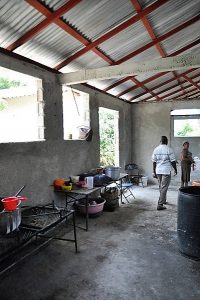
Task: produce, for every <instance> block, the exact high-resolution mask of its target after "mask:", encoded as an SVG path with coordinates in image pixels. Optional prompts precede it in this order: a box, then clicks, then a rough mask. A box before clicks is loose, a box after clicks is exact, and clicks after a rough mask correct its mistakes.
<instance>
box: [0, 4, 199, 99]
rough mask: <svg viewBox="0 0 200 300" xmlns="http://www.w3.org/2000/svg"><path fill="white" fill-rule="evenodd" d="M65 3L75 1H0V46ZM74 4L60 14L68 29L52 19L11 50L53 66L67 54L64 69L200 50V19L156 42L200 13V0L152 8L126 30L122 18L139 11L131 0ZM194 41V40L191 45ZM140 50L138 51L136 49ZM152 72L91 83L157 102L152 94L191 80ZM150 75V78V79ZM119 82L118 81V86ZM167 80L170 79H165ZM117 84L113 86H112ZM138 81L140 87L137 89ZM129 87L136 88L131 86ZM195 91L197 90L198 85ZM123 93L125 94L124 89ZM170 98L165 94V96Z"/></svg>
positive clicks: (98, 65) (138, 60)
mask: <svg viewBox="0 0 200 300" xmlns="http://www.w3.org/2000/svg"><path fill="white" fill-rule="evenodd" d="M67 3H72V1H70V0H68V1H67V0H41V1H40V2H37V1H35V2H32V5H30V4H28V2H26V1H21V0H16V1H7V0H0V23H1V24H2V25H3V26H1V28H0V47H2V48H6V47H8V46H10V45H11V44H12V43H13V42H15V41H17V40H18V39H19V38H21V37H23V35H24V34H26V33H27V32H31V30H33V29H34V30H35V27H36V26H37V25H38V24H40V23H41V22H42V21H43V20H45V19H46V16H47V15H50V14H51V13H52V12H54V11H56V10H57V9H60V8H61V7H62V6H63V5H66V4H67ZM138 3H139V4H140V6H141V8H142V9H146V8H147V7H148V8H149V7H152V5H157V4H160V3H161V1H160V0H157V1H156V0H155V1H154V0H138ZM38 5H39V6H40V8H38ZM72 6H73V7H72V8H71V9H69V10H68V11H67V12H66V10H65V13H64V14H63V16H61V17H60V19H59V20H60V21H59V22H61V23H62V27H63V26H65V30H63V28H61V27H60V26H61V24H60V23H58V22H57V23H56V20H53V22H50V23H49V24H46V25H47V26H44V27H43V28H40V31H39V32H38V33H37V34H34V32H32V35H31V36H29V38H28V40H26V41H22V45H21V44H20V45H17V46H16V47H15V46H14V48H13V49H15V48H16V49H15V50H13V51H14V52H15V53H18V54H20V55H22V56H24V57H27V58H29V59H32V60H34V61H36V62H39V63H41V64H43V65H46V66H49V67H51V68H54V67H55V66H57V65H58V64H60V63H61V62H63V61H65V60H66V59H68V60H67V61H66V65H65V64H63V65H61V68H60V71H61V72H71V71H77V70H81V69H87V68H100V67H104V66H109V65H111V64H117V63H120V62H122V61H123V63H124V64H131V63H134V62H144V61H146V60H152V61H153V60H154V59H157V58H160V57H164V56H165V54H166V55H171V54H172V55H173V53H174V52H175V51H177V50H179V54H181V51H182V50H181V49H182V48H183V49H185V48H184V47H186V46H187V48H188V49H187V48H186V49H185V50H184V52H183V53H198V52H199V51H200V47H199V42H200V39H199V22H195V23H193V24H191V25H190V26H188V27H187V28H183V29H182V30H180V31H179V32H177V33H176V34H173V35H171V36H170V37H168V38H167V39H164V40H162V41H161V42H160V43H158V42H157V43H156V38H159V37H161V36H162V35H163V34H165V33H167V32H169V31H171V30H172V29H176V27H177V26H180V25H181V24H183V23H184V22H185V21H188V20H190V19H192V18H194V17H195V16H197V15H198V14H199V11H200V1H199V0H191V1H188V0H176V1H174V0H169V1H166V3H165V4H162V5H161V6H160V7H159V8H156V9H155V10H154V11H153V12H151V13H149V14H148V15H145V16H143V19H139V18H138V21H137V20H136V21H135V22H134V24H132V23H130V24H129V26H128V27H124V28H123V30H121V29H122V27H123V24H124V22H125V21H127V20H129V19H130V18H132V17H133V16H137V12H136V11H135V9H134V5H133V4H132V3H131V1H130V0H123V1H120V0H82V1H80V2H78V3H77V4H76V5H72ZM38 10H41V12H40V11H38ZM144 22H145V23H144ZM119 26H120V28H121V29H120V30H119ZM113 30H114V31H115V32H114V31H113ZM69 31H70V33H69ZM110 32H111V33H112V34H111V35H109V36H108V35H107V34H108V33H110ZM100 37H101V43H100V44H95V45H94V46H95V47H96V48H95V47H94V46H93V47H92V48H88V46H87V45H89V44H90V43H91V42H93V41H96V40H97V39H98V38H100ZM152 40H153V41H154V44H153V42H152ZM191 43H194V44H193V46H192V47H191V48H190V44H191ZM159 47H160V48H159ZM138 49H139V50H138ZM136 50H138V51H137V52H136V53H135V51H136ZM136 54H137V55H136ZM127 55H128V56H127ZM118 61H119V62H118ZM181 72H182V71H177V72H176V74H178V75H179V74H180V73H181ZM197 74H199V70H196V71H194V72H192V73H190V74H188V77H189V78H192V76H194V75H197ZM154 75H156V72H155V73H153V72H151V73H141V74H140V75H137V76H136V77H135V79H136V80H137V82H135V83H134V82H133V81H131V80H128V79H127V81H123V83H122V84H121V83H120V79H119V78H113V79H110V80H104V81H93V82H90V84H91V85H94V86H95V87H97V88H99V89H105V88H108V87H109V86H111V88H110V89H108V91H107V92H108V93H110V94H114V95H118V94H121V93H122V96H121V98H123V99H131V98H134V100H133V101H137V99H135V97H139V98H138V99H139V100H144V99H145V98H147V99H148V98H149V97H151V99H152V101H154V100H155V97H154V96H152V95H154V94H156V93H158V95H159V96H160V95H161V96H163V95H162V94H160V93H161V92H162V91H164V90H166V89H169V90H168V91H167V92H165V93H163V94H164V95H167V94H169V93H170V92H171V93H172V92H173V91H176V89H175V90H174V89H173V88H172V89H170V88H171V87H173V86H174V85H175V84H179V83H181V82H182V83H183V84H182V87H183V88H185V86H186V87H187V84H185V83H184V80H185V79H184V78H182V77H180V78H179V81H177V80H174V81H170V82H167V81H168V80H169V79H171V78H173V77H174V75H173V74H172V73H167V74H166V75H164V76H160V77H158V76H156V79H155V76H154ZM151 77H152V78H151ZM144 80H147V83H145V85H143V84H144V83H143V82H144ZM149 80H151V81H150V82H149ZM118 82H119V85H117V83H118ZM165 82H167V83H166V84H164V83H165ZM194 82H197V84H199V83H198V77H197V78H195V79H194ZM115 83H116V84H115ZM113 84H114V86H112V85H113ZM162 84H163V85H162ZM136 85H137V89H135V86H136ZM159 85H161V86H159ZM157 86H159V87H157ZM131 87H133V90H132V91H129V89H130V88H131ZM179 87H180V86H179ZM193 87H194V85H193ZM126 90H128V93H126ZM151 90H152V91H153V93H152V92H151ZM196 90H197V91H198V89H197V88H196ZM124 92H125V94H123V93H124ZM177 94H178V95H179V96H180V94H181V93H174V94H172V95H171V96H169V97H170V98H173V97H176V95H177ZM169 97H168V96H167V99H168V98H169Z"/></svg>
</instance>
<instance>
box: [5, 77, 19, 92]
mask: <svg viewBox="0 0 200 300" xmlns="http://www.w3.org/2000/svg"><path fill="white" fill-rule="evenodd" d="M20 85H21V82H20V81H17V80H9V79H7V78H2V77H0V90H2V89H9V88H11V87H18V86H20Z"/></svg>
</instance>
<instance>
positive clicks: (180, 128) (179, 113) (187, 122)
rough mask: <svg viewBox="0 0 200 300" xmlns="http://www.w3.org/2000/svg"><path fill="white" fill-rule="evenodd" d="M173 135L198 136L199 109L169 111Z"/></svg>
mask: <svg viewBox="0 0 200 300" xmlns="http://www.w3.org/2000/svg"><path fill="white" fill-rule="evenodd" d="M171 116H172V118H173V127H174V137H199V136H200V109H181V110H180V109H179V110H173V111H172V112H171Z"/></svg>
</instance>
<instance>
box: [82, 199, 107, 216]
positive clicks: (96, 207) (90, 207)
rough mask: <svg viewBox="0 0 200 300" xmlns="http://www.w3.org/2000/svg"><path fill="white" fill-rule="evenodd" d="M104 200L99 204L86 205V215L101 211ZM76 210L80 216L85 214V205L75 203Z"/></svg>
mask: <svg viewBox="0 0 200 300" xmlns="http://www.w3.org/2000/svg"><path fill="white" fill-rule="evenodd" d="M105 202H106V201H105V200H104V201H103V202H101V203H99V204H94V205H93V204H90V205H88V214H97V213H99V212H101V211H102V210H103V207H104V204H105ZM77 207H78V210H79V212H80V213H81V214H86V207H85V204H80V203H77Z"/></svg>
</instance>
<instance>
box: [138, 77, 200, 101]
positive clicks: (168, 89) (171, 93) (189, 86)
mask: <svg viewBox="0 0 200 300" xmlns="http://www.w3.org/2000/svg"><path fill="white" fill-rule="evenodd" d="M184 82H187V81H184ZM175 87H179V85H178V84H176V85H174V86H171V87H169V88H167V89H165V90H163V91H161V92H159V93H158V94H159V95H161V94H163V93H165V92H167V91H170V90H171V89H173V88H175ZM191 87H192V84H190V83H189V84H188V85H187V86H186V87H185V89H188V88H191ZM195 89H196V88H195ZM195 89H192V91H194V90H195ZM181 91H182V90H181V88H179V89H177V90H175V91H172V92H170V93H168V94H166V95H164V96H160V100H164V99H165V98H166V97H168V96H171V95H173V94H176V93H179V92H181ZM186 93H188V92H187V91H186ZM137 98H138V97H137ZM151 98H153V97H151V96H150V97H147V98H145V99H143V100H141V101H144V102H145V101H147V100H149V99H151ZM152 101H154V100H153V99H152Z"/></svg>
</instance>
